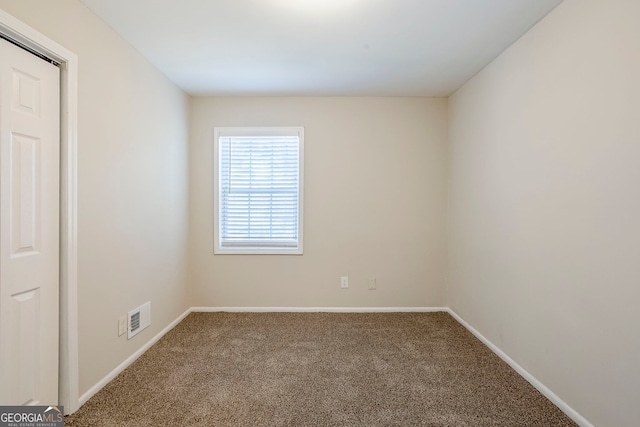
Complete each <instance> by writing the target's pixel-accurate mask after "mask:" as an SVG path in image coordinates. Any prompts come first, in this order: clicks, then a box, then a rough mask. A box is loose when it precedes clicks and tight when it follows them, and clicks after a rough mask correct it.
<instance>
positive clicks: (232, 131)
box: [213, 126, 304, 255]
mask: <svg viewBox="0 0 640 427" xmlns="http://www.w3.org/2000/svg"><path fill="white" fill-rule="evenodd" d="M293 133H295V134H297V135H298V136H299V138H300V149H299V171H300V172H299V177H298V185H299V189H300V190H299V195H298V246H297V247H295V248H290V247H280V248H278V247H269V248H264V247H251V246H238V247H237V248H235V249H229V248H228V247H222V246H221V245H220V217H221V214H220V208H221V206H220V205H221V203H220V184H219V183H220V164H219V139H220V136H233V135H237V136H243V135H265V136H266V135H273V136H276V135H283V134H284V135H292V134H293ZM213 134H214V135H213V212H214V215H213V242H214V247H213V253H214V254H216V255H302V254H303V242H304V128H303V127H301V126H286V127H285V126H282V127H215V128H214V132H213Z"/></svg>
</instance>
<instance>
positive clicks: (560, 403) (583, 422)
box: [446, 308, 594, 427]
mask: <svg viewBox="0 0 640 427" xmlns="http://www.w3.org/2000/svg"><path fill="white" fill-rule="evenodd" d="M446 311H447V312H448V313H449V314H450V315H451V316H453V318H454V319H456V320H457V321H458V322H459V323H460V324H461V325H462V326H464V327H465V328H467V330H468V331H469V332H471V333H472V334H473V335H475V336H476V338H478V339H479V340H480V341H482V343H483V344H484V345H486V346H487V347H489V349H491V351H493V352H494V353H495V354H496V355H497V356H498V357H500V359H502V360H504V361H505V362H506V363H507V364H508V365H509V366H511V367H512V368H513V369H514V370H515V371H516V372H517V373H518V374H520V376H522V377H523V378H524V379H525V380H527V381H529V383H530V384H531V385H532V386H534V387H535V388H536V389H537V390H538V391H539V392H540V393H542V395H543V396H544V397H546V398H547V399H549V400H550V401H551V402H552V403H553V404H554V405H556V406H557V407H558V408H560V410H561V411H562V412H564V413H565V414H567V416H568V417H569V418H571V419H572V420H573V421H575V423H576V424H578V425H579V426H580V427H594V426H593V424H591V423H590V422H589V421H587V419H586V418H585V417H583V416H582V415H580V414H579V413H578V412H577V411H576V410H574V409H573V408H572V407H571V406H569V405H568V404H567V403H566V402H565V401H564V400H562V399H560V398H559V397H558V395H556V394H555V393H554V392H552V391H551V390H549V389H548V388H547V387H546V386H545V385H544V384H542V383H541V382H540V381H538V379H536V377H534V376H533V375H531V374H530V373H529V372H528V371H527V370H526V369H524V368H523V367H522V366H520V365H519V364H518V363H516V361H515V360H513V359H512V358H510V357H509V355H507V354H506V353H505V352H504V351H502V350H500V349H499V348H498V347H497V346H496V345H495V344H494V343H492V342H491V341H489V340H488V339H487V338H486V337H485V336H484V335H482V334H481V333H480V332H478V330H477V329H475V328H474V327H473V326H471V325H469V324H468V323H467V322H466V321H465V320H464V319H463V318H462V317H460V316H458V314H457V313H456V312H455V311H453V310H451V309H450V308H447V310H446Z"/></svg>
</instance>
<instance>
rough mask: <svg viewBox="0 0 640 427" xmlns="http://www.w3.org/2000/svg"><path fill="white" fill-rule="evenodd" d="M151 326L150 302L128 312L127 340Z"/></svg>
mask: <svg viewBox="0 0 640 427" xmlns="http://www.w3.org/2000/svg"><path fill="white" fill-rule="evenodd" d="M150 324H151V302H147V303H145V304H143V305H141V306H140V307H138V308H136V309H134V310H131V311H130V312H129V333H128V334H127V339H131V338H133V337H134V336H136V335H137V334H138V333H139V332H140V331H142V330H143V329H144V328H146V327H147V326H149V325H150Z"/></svg>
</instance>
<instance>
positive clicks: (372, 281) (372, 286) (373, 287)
mask: <svg viewBox="0 0 640 427" xmlns="http://www.w3.org/2000/svg"><path fill="white" fill-rule="evenodd" d="M369 290H370V291H375V290H376V278H375V277H369Z"/></svg>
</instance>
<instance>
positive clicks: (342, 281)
mask: <svg viewBox="0 0 640 427" xmlns="http://www.w3.org/2000/svg"><path fill="white" fill-rule="evenodd" d="M340 287H341V288H342V289H347V288H348V287H349V276H342V277H341V278H340Z"/></svg>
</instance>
